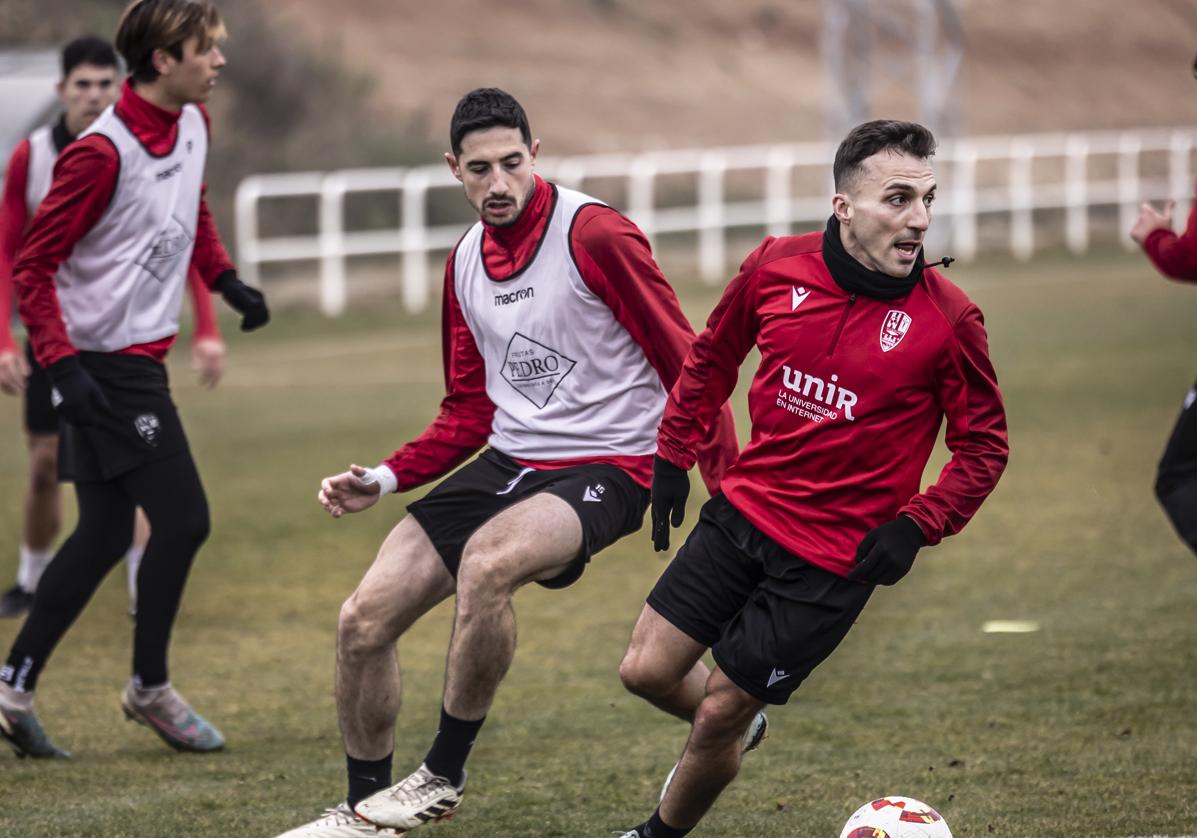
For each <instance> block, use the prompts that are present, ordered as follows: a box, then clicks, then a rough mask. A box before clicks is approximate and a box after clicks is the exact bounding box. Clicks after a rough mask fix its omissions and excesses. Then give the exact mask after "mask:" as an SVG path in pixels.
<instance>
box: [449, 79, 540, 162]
mask: <svg viewBox="0 0 1197 838" xmlns="http://www.w3.org/2000/svg"><path fill="white" fill-rule="evenodd" d="M496 127H498V128H515V129H518V130H519V132H520V136H521V137H523V140H524V145H526V146H528V147H529V148H531V147H532V129H531V128H529V127H528V115H527V114H525V113H524V109H523V108H522V107H521V106H520V103H519V102H517V101H516V100H515V97H514V96H512V95H511V94H510V93H507V92H505V91H502V90H499V88H497V87H480V88H478V89H477V90H471V91H470V92H469V93H467V94H466V95H465V96H462V97H461V101H460V102H458V103H457V107H456V108H454V109H453V119H452V120H451V121H450V123H449V146H450V147H451V148H452V149H453V154H454V155H457V154H461V141H462V140H463V139H465V135H466V134H469V133H470V132H471V131H485V130H486V129H487V128H496Z"/></svg>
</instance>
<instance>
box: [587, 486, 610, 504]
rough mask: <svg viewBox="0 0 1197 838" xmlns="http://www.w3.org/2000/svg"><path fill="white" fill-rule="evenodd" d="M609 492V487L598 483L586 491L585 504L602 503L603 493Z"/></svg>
mask: <svg viewBox="0 0 1197 838" xmlns="http://www.w3.org/2000/svg"><path fill="white" fill-rule="evenodd" d="M605 491H607V487H606V486H604V485H603V484H602V483H596V484H595V485H594V486H587V487H586V491H585V492H583V493H582V500H583V502H586V501H589V502H590V503H602V502H603V497H602V495H603V492H605Z"/></svg>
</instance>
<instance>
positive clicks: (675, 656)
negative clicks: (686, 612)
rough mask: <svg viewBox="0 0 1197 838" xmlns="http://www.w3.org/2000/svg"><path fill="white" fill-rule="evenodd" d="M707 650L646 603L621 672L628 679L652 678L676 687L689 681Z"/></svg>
mask: <svg viewBox="0 0 1197 838" xmlns="http://www.w3.org/2000/svg"><path fill="white" fill-rule="evenodd" d="M706 649H707V647H706V646H704V645H703V644H702V643H699V642H698V641H697V640H695V639H694V638H693V637H691V636H690V635H688V634H686V633H685V632H684V631H682V630H681V629H679V628H678V627H677V626H675V625H674V624H673V623H671V622H669V620H666V619H665V618H664V617H662V616H661V615H660V614H658V613H657V612H656V610H654V609H653V607H652V606H651V605H648V604H647V603H646V604H645V606H644V609H643V610H642V611H641V612H640V617H639V618H638V619H637V620H636V626H635V627H634V628H633V629H632V639H631V640H630V641H628V649H627V652H625V653H624V658H623V663H622V664H620V672H621V673H623V674H624V675H625V677H628V678H634V679H639V678H643V677H644V676H645V675H651V676H652V678H653V679H654V680H660V681H663V682H667V683H676V682H678V681H681V680H682V679H683V678H685V677H686V674H687V673H688V672H689V671H690V670H691V669H692V668H693V667H694V664H695V663H697V662H698V659H699V658H701V657H702V655H703V652H705V651H706Z"/></svg>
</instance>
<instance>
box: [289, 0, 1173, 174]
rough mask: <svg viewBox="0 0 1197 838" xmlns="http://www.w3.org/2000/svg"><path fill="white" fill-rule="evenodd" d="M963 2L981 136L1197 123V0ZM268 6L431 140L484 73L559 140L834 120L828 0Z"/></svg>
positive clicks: (591, 146)
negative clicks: (825, 43)
mask: <svg viewBox="0 0 1197 838" xmlns="http://www.w3.org/2000/svg"><path fill="white" fill-rule="evenodd" d="M884 5H885V3H884V2H882V0H874V6H875V7H880V6H884ZM959 5H962V6H963V8H964V24H965V28H966V32H967V37H968V55H967V60H966V69H965V75H964V80H965V81H964V85H965V90H966V95H965V97H964V100H963V101H962V103H961V106H962V107H963V108H965V115H964V124H965V126H966V129H967V130H968V131H969V132H971V133H992V132H1006V131H1018V130H1054V129H1066V128H1099V127H1119V126H1127V127H1129V126H1142V125H1173V124H1187V123H1192V122H1194V121H1195V120H1197V81H1194V79H1193V78H1192V75H1191V73H1190V72H1189V67H1190V66H1191V63H1192V61H1193V54H1194V51H1197V3H1194V2H1192V0H1132V2H1128V0H1057V2H1050V1H1049V0H965V2H962V3H960V4H959ZM908 6H909V3H908V2H907V0H902V2H895V3H891V4H890V7H891V8H907V7H908ZM270 7H271V9H272V12H275V13H278V14H281V15H283V16H285V17H286V18H288V19H289V20H290V22H292V23H294V24H296V25H297V26H298V28H299V29H300V30H301V31H304V32H306V33H307V35H308V36H309V38H310V43H311V44H312V45H313V46H314V47H315V48H316V49H318V50H321V51H323V54H324V57H326V58H328V59H331V60H334V61H338V60H339V61H344V62H345V63H347V64H349V65H350V66H352V67H353V68H355V69H356V70H358V71H360V72H362V73H364V74H366V75H369V76H371V77H372V78H374V79H375V80H376V88H375V93H374V96H375V104H376V105H377V106H378V107H379V108H380V110H381V112H382V113H384V114H394V115H396V117H401V118H403V121H404V122H407V120H409V119H410V120H412V121H411V122H410V123H408V124H413V125H415V126H418V127H417V130H418V131H420V132H422V133H423V137H422V139H425V140H428V141H432V142H435V143H438V144H439V143H442V142H443V137H444V134H445V129H446V126H447V122H448V117H449V114H450V111H451V108H452V104H453V102H454V101H455V100H456V98H457V96H459V95H460V94H461V93H462V92H464V91H466V90H468V89H470V88H472V87H476V86H481V85H497V86H501V87H504V88H507V89H509V90H511V91H512V92H513V93H515V94H516V95H517V96H519V98H520V99H521V100H522V101H523V102H524V104H525V105H526V106H527V107H528V109H529V111H530V113H531V116H532V119H533V127H534V131H535V133H536V134H537V135H538V136H540V137H541V138H542V139H543V140H544V141H545V143H546V151H550V152H554V153H557V152H582V151H609V150H625V149H641V148H656V147H663V146H673V147H678V146H685V145H710V144H716V143H720V144H721V143H727V144H736V143H751V142H769V141H778V140H788V139H814V138H819V137H821V136H822V135H823V131H824V124H825V123H824V114H823V110H822V100H823V95H824V89H825V80H824V73H823V64H822V60H821V58H820V52H819V42H820V35H821V31H822V16H823V4H822V3H821V2H818V1H817V0H790V2H788V3H787V2H782V0H773V2H768V1H767V0H639V2H634V0H523V2H520V3H494V2H483V1H482V0H438V2H435V3H417V2H412V0H406V2H394V0H340V2H338V3H335V4H331V3H328V2H327V0H271V3H270ZM898 23H899V25H901V24H902V21H901V20H900V19H899V20H898ZM906 23H907V24H908V25H913V21H906ZM874 110H875V112H876V114H877V115H882V114H884V115H892V116H906V117H917V113H916V111H915V110H914V107H913V104H912V101H911V98H910V96H909V95H908V94H906V93H904V92H903V90H902V89H901V87H900V86H897V85H893V84H890V85H885V84H882V85H881V86H879V87H878V89H877V95H876V96H875V97H874Z"/></svg>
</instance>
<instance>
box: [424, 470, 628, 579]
mask: <svg viewBox="0 0 1197 838" xmlns="http://www.w3.org/2000/svg"><path fill="white" fill-rule="evenodd" d="M542 492H547V493H549V494H550V495H556V496H557V497H559V498H561V499H562V500H563V501H565V502H566V503H568V504H569V505H570V506H571V507H572V508H573V510H574V511H575V512H577V513H578V518H580V519H581V521H582V549H581V550H579V551H578V555H577V557H576V558H575V559H574V561H573V563H572V564H570V566H569V567H568V568H566V570H565V571H564V572H563V573H561V574H560V575H559V576H555V577H553V578H552V579H547V580H544V581H542V582H540V583H539V584H541V585H543V586H544V587H546V588H565V587H568V586H569V585H572V584H573V583H574V582H576V581H578V579H579V578H580V577H581V576H582V572H583V571H584V570H585V569H586V563H587V562H589V561H590V557H591V556H593V555H594V554H595V553H597V552H599V551H600V550H602V549H603V548H604V547H607V546H608V545H610V544H613V543H615V542H616V541H617V540H619V539H620V538H622V537H623V536H625V535H628V534H629V533H633V532H635V531H636V530H638V529H640V526H641V524H643V523H644V510H645V509H647V508H648V489H645V488H644V487H643V486H641V485H639V484H638V483H636V481H635V480H633V479H632V478H631V477H629V476H628V473H627V472H625V471H624V470H623V469H620V468H616V467H615V466H609V465H580V466H572V467H570V468H557V469H539V470H538V469H531V468H526V467H524V466H521V465H520V464H519V463H517V462H516V461H515V460H513V459H511V458H510V457H508V456H507V455H506V454H504V453H503V452H501V451H496V450H495V449H494V448H488V449H486V450H485V451H483V452H482V454H480V455H479V456H478V459H476V460H474V461H473V462H471V463H467V464H466V465H464V466H462V467H461V468H459V469H458V470H457V471H455V472H454V473H453V474H451V475H449V477H448V478H446V479H445V480H444V481H443V482H442V483H441V484H440V485H439V486H437V487H436V488H435V489H433V490H432V491H431V492H429V493H428V494H427V495H425V496H424V497H423V498H421V499H420V500H418V501H416V502H414V503H412V504H410V505H409V506H408V507H407V511H408V512H410V513H411V514H412V515H413V516H414V517H415V519H416V520H417V521H419V522H420V526H421V527H423V528H424V532H426V533H427V534H428V538H429V539H431V541H432V544H433V546H434V547H436V550H437V552H438V553H440V556H441V560H442V561H444V563H445V567H447V568H448V569H449V572H450V573H451V574H453V578H455V579H456V578H457V568H458V565H460V564H461V553H462V550H464V549H465V545H466V542H467V541H469V540H470V536H472V535H473V534H474V533H475V531H477V529H478V528H479V527H481V526H482V525H483V524H485V523H486V522H487V521H489V520H490V519H491V518H493V517H494V516H495V515H497V514H498V513H500V512H502V511H503V510H504V509H507V508H508V507H510V506H514V505H515V504H517V503H519V502H520V501H522V500H524V499H526V498H529V497H531V496H532V495H538V494H540V493H542Z"/></svg>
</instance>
